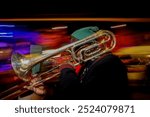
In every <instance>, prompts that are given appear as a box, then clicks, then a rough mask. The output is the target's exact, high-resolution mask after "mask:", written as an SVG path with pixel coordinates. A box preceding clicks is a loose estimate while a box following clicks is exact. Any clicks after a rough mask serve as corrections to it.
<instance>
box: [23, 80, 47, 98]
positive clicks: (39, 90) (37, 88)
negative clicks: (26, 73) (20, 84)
mask: <svg viewBox="0 0 150 117" xmlns="http://www.w3.org/2000/svg"><path fill="white" fill-rule="evenodd" d="M38 81H40V79H39V78H34V79H33V80H31V82H30V85H29V86H24V88H26V89H28V90H32V91H34V93H35V94H37V95H41V96H42V95H45V94H46V89H45V87H44V84H43V83H38V85H35V83H36V82H38Z"/></svg>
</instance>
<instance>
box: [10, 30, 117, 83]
mask: <svg viewBox="0 0 150 117" xmlns="http://www.w3.org/2000/svg"><path fill="white" fill-rule="evenodd" d="M115 45H116V38H115V35H114V34H113V33H112V32H111V31H108V30H99V31H97V32H95V33H94V34H92V35H90V36H88V37H86V38H83V39H81V40H78V41H75V42H72V43H70V44H68V45H65V46H62V47H60V48H58V49H55V50H49V51H47V52H45V53H43V54H41V55H40V56H38V57H35V58H30V59H29V58H27V57H25V56H23V55H21V54H19V53H14V54H13V55H12V57H11V62H12V67H13V69H14V71H15V73H16V74H17V75H18V76H19V78H20V79H22V80H23V81H25V82H29V81H30V80H31V79H30V78H31V77H29V76H30V75H31V69H32V68H33V67H34V66H35V65H36V64H38V63H41V62H44V61H45V60H47V59H50V60H51V59H52V58H54V57H55V56H56V55H58V54H60V53H62V52H67V53H68V55H69V56H70V57H71V58H70V59H69V62H71V63H72V64H73V65H74V66H76V65H78V64H81V63H84V62H86V61H88V60H94V59H96V58H98V57H100V56H101V55H102V54H105V53H107V52H109V51H111V50H112V49H113V48H114V47H115ZM60 65H61V64H57V65H55V66H53V67H52V68H51V69H49V70H48V71H46V72H42V73H39V74H38V75H37V76H36V77H41V76H42V75H43V74H49V73H50V74H51V76H49V77H44V78H42V80H40V81H38V82H37V83H35V85H36V84H38V83H41V82H45V81H47V80H50V79H52V78H53V77H56V76H58V75H59V72H54V73H53V71H57V70H56V69H58V68H59V66H60Z"/></svg>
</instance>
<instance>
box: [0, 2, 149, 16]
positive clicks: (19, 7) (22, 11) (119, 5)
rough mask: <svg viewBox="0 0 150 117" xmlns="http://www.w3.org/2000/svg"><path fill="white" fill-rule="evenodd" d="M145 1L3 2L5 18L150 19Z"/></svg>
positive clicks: (2, 12)
mask: <svg viewBox="0 0 150 117" xmlns="http://www.w3.org/2000/svg"><path fill="white" fill-rule="evenodd" d="M148 5H149V4H148V3H146V2H144V1H136V2H134V1H133V2H132V3H131V2H126V1H122V0H120V2H119V1H117V2H114V0H111V1H110V0H107V1H106V0H85V1H84V0H70V1H69V0H53V1H52V0H19V1H18V0H3V1H1V7H0V18H4V17H150V9H149V6H148Z"/></svg>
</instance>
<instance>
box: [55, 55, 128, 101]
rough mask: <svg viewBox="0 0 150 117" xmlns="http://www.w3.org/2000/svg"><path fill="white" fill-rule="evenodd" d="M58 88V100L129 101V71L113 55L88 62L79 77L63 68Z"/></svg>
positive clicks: (68, 69)
mask: <svg viewBox="0 0 150 117" xmlns="http://www.w3.org/2000/svg"><path fill="white" fill-rule="evenodd" d="M58 87H59V88H58V90H57V94H56V95H57V96H56V97H57V98H58V99H85V100H86V99H97V100H99V99H104V100H106V99H129V95H128V94H129V92H128V78H127V69H126V67H125V65H124V64H123V63H122V62H121V60H120V59H119V58H118V57H117V56H115V55H113V54H107V55H104V56H103V57H100V58H99V59H97V60H95V61H93V62H92V61H88V62H87V63H85V65H83V67H82V68H81V70H80V72H79V74H78V75H77V74H76V73H75V70H74V69H72V68H69V67H66V68H63V69H62V70H61V75H60V84H59V86H58Z"/></svg>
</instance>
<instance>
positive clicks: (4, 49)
mask: <svg viewBox="0 0 150 117" xmlns="http://www.w3.org/2000/svg"><path fill="white" fill-rule="evenodd" d="M148 5H149V4H148V3H146V2H144V1H143V2H141V1H140V2H138V1H136V3H129V2H127V1H126V2H122V1H121V2H119V1H117V3H115V2H114V1H112V2H109V4H108V1H106V2H105V1H103V2H102V1H101V4H99V2H97V1H83V2H80V1H77V0H76V1H68V0H67V1H50V2H49V1H47V0H42V1H40V0H38V1H28V0H26V1H25V0H23V1H17V0H16V1H14V0H13V1H7V0H5V1H1V7H0V92H2V91H4V90H6V89H8V88H9V87H11V86H13V85H15V84H18V83H20V82H22V81H21V80H20V79H19V78H18V77H17V76H16V74H15V73H14V71H13V69H12V66H11V55H12V53H13V52H19V53H21V54H24V55H28V54H30V53H31V52H33V50H32V47H33V48H34V46H35V47H39V48H37V50H36V51H38V52H40V51H42V50H51V49H55V48H58V47H61V46H63V45H65V44H68V43H70V41H71V34H72V33H73V32H74V31H76V30H78V29H80V28H83V27H88V26H97V27H99V29H105V30H110V31H112V32H113V33H114V34H115V35H116V39H117V44H116V47H115V48H114V50H113V53H114V54H116V55H118V56H119V57H120V58H121V60H122V61H123V62H124V63H125V64H126V66H127V68H128V79H129V86H130V90H131V92H132V98H133V99H150V87H149V86H150V84H149V80H150V77H149V70H148V69H149V68H148V67H149V65H148V64H149V61H150V59H149V58H150V13H149V7H148ZM141 6H143V7H142V8H141ZM118 11H119V12H118ZM51 18H56V20H57V21H55V20H51ZM61 18H66V19H63V20H61ZM70 18H71V19H70ZM82 18H85V19H83V20H82ZM86 18H87V19H88V18H93V19H92V20H87V19H86ZM94 18H95V20H94ZM97 18H99V19H97ZM120 18H125V19H123V20H122V19H120ZM128 18H129V19H128ZM130 18H133V19H130ZM138 18H142V19H138ZM73 19H74V20H73ZM75 19H76V20H75Z"/></svg>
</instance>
